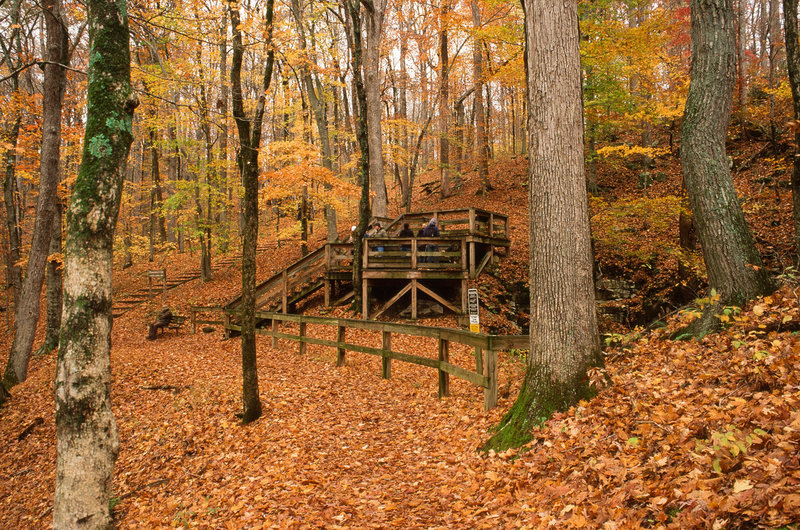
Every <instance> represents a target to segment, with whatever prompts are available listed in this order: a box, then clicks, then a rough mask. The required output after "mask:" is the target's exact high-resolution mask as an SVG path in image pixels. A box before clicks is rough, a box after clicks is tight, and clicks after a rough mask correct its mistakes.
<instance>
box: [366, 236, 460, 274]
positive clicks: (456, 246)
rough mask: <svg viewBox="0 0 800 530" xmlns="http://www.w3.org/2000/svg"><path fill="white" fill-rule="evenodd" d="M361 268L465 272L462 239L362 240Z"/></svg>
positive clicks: (405, 238) (402, 238)
mask: <svg viewBox="0 0 800 530" xmlns="http://www.w3.org/2000/svg"><path fill="white" fill-rule="evenodd" d="M363 241H364V252H363V258H364V261H363V267H364V269H404V270H418V269H447V270H461V271H465V270H467V248H466V246H465V245H464V240H463V239H450V238H442V237H413V238H411V237H401V238H391V239H384V238H367V239H364V240H363Z"/></svg>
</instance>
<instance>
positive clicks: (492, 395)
mask: <svg viewBox="0 0 800 530" xmlns="http://www.w3.org/2000/svg"><path fill="white" fill-rule="evenodd" d="M483 368H484V372H483V375H485V376H486V378H487V379H488V380H489V386H487V387H486V388H485V389H484V390H483V408H484V410H489V409H491V408H494V407H496V406H497V350H486V362H485V363H484V365H483Z"/></svg>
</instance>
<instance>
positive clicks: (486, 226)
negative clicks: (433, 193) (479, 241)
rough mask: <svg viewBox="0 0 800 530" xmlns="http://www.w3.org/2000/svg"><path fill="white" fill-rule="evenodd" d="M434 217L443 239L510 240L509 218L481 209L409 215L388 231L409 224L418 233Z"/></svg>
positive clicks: (393, 224) (405, 215)
mask: <svg viewBox="0 0 800 530" xmlns="http://www.w3.org/2000/svg"><path fill="white" fill-rule="evenodd" d="M432 217H436V219H437V221H438V224H439V230H440V231H441V233H442V237H448V236H482V237H492V238H499V239H508V238H509V226H508V216H507V215H504V214H500V213H495V212H490V211H488V210H482V209H480V208H464V209H459V210H431V211H428V212H414V213H407V214H403V215H401V216H400V217H398V218H397V219H395V220H394V221H393V222H392V223H391V224H390V225H389V227H387V228H386V229H387V230H388V231H392V229H394V231H399V230H400V228H402V226H403V224H404V223H408V224H409V226H410V228H411V229H412V230H413V231H414V232H415V233H416V231H417V230H419V229H420V228H422V227H423V226H425V225H426V224H427V223H428V222H429V221H430V219H431V218H432Z"/></svg>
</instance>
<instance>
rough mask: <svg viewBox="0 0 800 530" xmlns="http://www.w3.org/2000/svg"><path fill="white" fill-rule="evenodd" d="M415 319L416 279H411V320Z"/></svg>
mask: <svg viewBox="0 0 800 530" xmlns="http://www.w3.org/2000/svg"><path fill="white" fill-rule="evenodd" d="M416 319H417V280H411V320H416Z"/></svg>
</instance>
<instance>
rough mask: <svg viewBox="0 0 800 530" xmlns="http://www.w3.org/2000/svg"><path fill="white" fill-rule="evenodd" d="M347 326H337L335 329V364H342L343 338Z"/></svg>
mask: <svg viewBox="0 0 800 530" xmlns="http://www.w3.org/2000/svg"><path fill="white" fill-rule="evenodd" d="M346 332H347V328H346V327H344V326H339V327H338V328H337V329H336V343H337V345H336V366H344V339H345V333H346Z"/></svg>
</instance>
